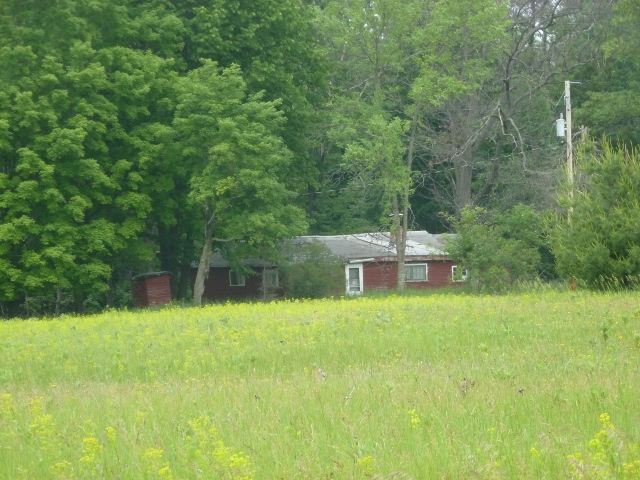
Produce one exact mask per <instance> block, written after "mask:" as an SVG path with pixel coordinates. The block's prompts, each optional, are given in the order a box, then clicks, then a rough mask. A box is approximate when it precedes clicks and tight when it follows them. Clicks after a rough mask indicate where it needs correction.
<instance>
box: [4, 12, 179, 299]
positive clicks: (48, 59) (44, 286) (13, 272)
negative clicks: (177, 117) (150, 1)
mask: <svg viewBox="0 0 640 480" xmlns="http://www.w3.org/2000/svg"><path fill="white" fill-rule="evenodd" d="M127 6H128V4H127V2H124V1H122V2H119V3H117V2H109V1H97V2H91V3H90V4H89V2H84V1H73V0H62V1H61V2H57V3H56V4H41V3H39V2H32V3H29V2H27V3H26V4H25V2H15V1H8V2H2V4H1V5H0V64H2V65H3V68H2V69H1V70H0V90H1V93H0V131H1V132H2V133H0V138H2V141H1V142H0V171H1V173H0V262H1V263H2V266H3V269H4V270H5V271H7V272H8V275H7V276H5V277H3V279H2V286H1V287H0V290H1V292H2V293H1V294H0V295H1V296H2V300H4V301H7V300H15V299H16V298H18V297H20V296H22V295H26V296H28V295H36V294H41V293H45V292H51V291H55V290H60V289H67V290H72V291H73V292H74V295H75V297H76V309H77V310H78V311H80V310H81V309H82V298H83V296H84V295H85V294H86V293H87V292H94V291H100V290H105V289H107V288H108V285H109V281H110V279H111V276H112V272H113V269H114V267H115V266H116V265H117V263H118V262H117V261H116V260H115V259H116V258H118V257H120V256H122V257H123V258H126V259H127V260H129V261H130V262H131V263H133V264H135V262H140V261H147V260H149V259H150V258H151V255H152V253H153V252H152V248H151V245H150V244H149V242H146V241H145V238H144V235H143V232H144V231H145V229H146V227H147V223H146V218H147V216H148V215H149V213H150V211H151V208H152V202H151V198H150V196H149V195H148V193H147V187H146V185H145V178H146V171H147V168H148V163H147V159H148V154H149V152H148V151H147V148H146V143H145V141H144V138H145V135H146V130H147V129H148V127H149V125H151V124H152V123H153V122H154V121H155V120H156V115H155V114H156V112H155V109H156V108H157V105H158V104H159V102H160V103H161V102H162V100H163V99H164V98H165V96H166V92H167V88H168V86H169V85H170V84H171V82H170V80H169V77H170V76H171V75H170V71H171V68H170V64H171V62H169V61H167V60H165V59H163V58H161V57H159V56H157V55H154V54H153V53H152V52H150V51H147V50H139V49H134V48H130V47H128V46H122V45H121V44H122V43H125V39H127V38H128V35H129V34H130V33H131V31H130V30H129V28H133V27H135V25H136V24H135V22H132V19H131V17H130V15H132V14H133V11H132V10H131V9H128V8H127ZM105 21H108V24H105V23H103V22H105ZM147 33H148V32H147ZM148 34H149V33H148ZM141 35H142V36H144V33H141ZM160 36H162V35H161V34H160ZM58 296H59V295H58Z"/></svg>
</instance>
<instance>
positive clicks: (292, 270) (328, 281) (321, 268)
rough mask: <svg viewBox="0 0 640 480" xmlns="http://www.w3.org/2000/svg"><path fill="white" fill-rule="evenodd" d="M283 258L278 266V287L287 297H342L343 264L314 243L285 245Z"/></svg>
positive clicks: (343, 287)
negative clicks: (279, 280)
mask: <svg viewBox="0 0 640 480" xmlns="http://www.w3.org/2000/svg"><path fill="white" fill-rule="evenodd" d="M285 250H286V259H285V260H284V261H282V262H281V263H280V264H279V265H278V270H279V271H280V272H282V287H283V288H284V291H285V295H286V296H288V297H291V298H323V297H329V296H332V295H342V294H344V289H345V276H344V266H343V261H342V259H340V258H339V257H337V256H335V255H333V254H332V253H331V250H329V248H328V247H327V246H325V245H323V244H322V243H320V242H319V241H317V240H314V241H311V242H304V243H298V244H290V245H288V246H287V248H286V249H285Z"/></svg>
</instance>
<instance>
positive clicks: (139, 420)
mask: <svg viewBox="0 0 640 480" xmlns="http://www.w3.org/2000/svg"><path fill="white" fill-rule="evenodd" d="M639 360H640V299H639V298H638V297H637V295H634V294H630V293H602V294H590V293H583V292H563V293H557V292H553V291H547V292H543V293H534V294H519V295H507V296H502V297H489V296H467V295H430V296H424V297H419V296H410V297H396V296H390V297H384V298H362V299H356V300H349V301H346V300H334V301H326V300H325V301H307V302H279V303H271V304H254V305H227V306H209V307H205V308H192V309H180V308H174V309H166V310H161V311H158V312H148V313H147V312H145V313H140V312H134V313H132V312H110V313H106V314H103V315H98V316H92V317H84V318H80V317H68V318H62V319H56V320H48V321H8V322H0V478H8V479H12V478H25V479H26V478H28V479H38V478H43V479H44V478H127V479H129V478H130V479H138V478H176V479H178V478H235V479H237V478H256V479H258V478H265V479H277V478H284V479H290V478H312V479H322V478H335V479H351V478H378V479H386V478H389V479H390V478H394V479H397V478H405V479H407V478H414V479H426V478H536V479H539V478H563V477H569V476H580V475H582V476H583V477H584V478H598V477H597V475H599V473H597V472H604V473H602V475H603V476H602V477H601V478H606V477H604V475H605V474H606V475H612V478H616V477H614V476H613V475H614V474H615V475H618V474H619V476H618V478H637V475H638V473H637V471H636V473H634V470H633V468H635V467H633V461H635V460H640V454H639V455H638V456H637V457H635V453H633V452H634V450H633V448H630V446H633V445H637V444H638V443H640V414H639V413H638V412H640V403H639V401H638V399H639V398H640V361H639ZM464 378H466V384H465V387H466V388H462V386H461V382H462V381H463V379H464ZM603 413H607V414H608V415H609V416H610V420H611V425H612V426H613V425H615V435H614V434H613V433H612V432H613V430H611V431H610V432H609V434H608V435H609V437H607V438H613V437H614V436H615V438H619V439H621V443H620V447H619V448H617V447H616V448H617V449H616V452H618V457H617V458H619V461H618V463H619V464H620V465H619V466H620V468H619V473H615V472H616V470H615V468H616V467H615V465H612V464H611V462H609V463H607V462H608V460H605V461H603V462H604V463H603V465H604V466H602V465H598V462H600V460H601V456H598V452H597V451H596V449H595V448H594V446H593V445H594V438H596V436H597V435H598V433H599V432H600V431H601V430H602V428H603V427H602V425H601V414H603ZM612 428H613V427H612ZM598 438H600V437H598ZM603 438H604V437H603ZM622 440H624V441H623V442H622ZM589 442H591V444H592V445H591V446H589ZM609 443H610V444H612V445H613V443H611V442H609ZM615 445H617V444H615ZM623 446H624V448H623ZM600 448H601V450H602V448H604V447H602V446H601V447H600ZM612 448H613V447H612ZM604 456H605V458H606V459H608V458H610V457H611V455H609V454H606V455H604ZM623 465H627V469H626V470H624V468H623ZM629 465H631V466H630V467H629ZM598 468H601V470H598ZM638 468H639V469H640V462H639V463H638ZM594 472H596V473H594ZM612 472H613V473H612ZM625 472H626V473H625ZM629 472H630V473H629ZM589 475H590V476H589ZM624 475H627V477H624ZM633 475H636V476H633Z"/></svg>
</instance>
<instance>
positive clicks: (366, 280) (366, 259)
mask: <svg viewBox="0 0 640 480" xmlns="http://www.w3.org/2000/svg"><path fill="white" fill-rule="evenodd" d="M293 241H294V242H304V241H307V242H310V241H318V242H321V243H322V244H324V245H325V246H326V247H328V248H329V250H331V252H332V253H333V254H334V255H336V256H338V257H340V258H342V259H343V261H344V269H345V285H346V287H345V290H346V293H351V294H354V293H361V292H364V291H369V290H387V289H394V288H396V287H397V280H398V261H397V251H396V244H395V242H394V238H393V237H392V236H391V235H390V234H389V233H388V232H379V233H362V234H354V235H333V236H306V237H299V238H297V239H294V240H293ZM405 269H406V275H407V283H406V287H407V288H438V287H446V286H449V285H451V284H452V282H453V278H454V273H455V269H456V265H455V264H454V263H453V261H451V259H450V258H449V257H448V255H447V253H446V246H445V240H444V238H443V237H442V236H436V235H432V234H430V233H428V232H426V231H424V230H423V231H415V232H407V246H406V249H405Z"/></svg>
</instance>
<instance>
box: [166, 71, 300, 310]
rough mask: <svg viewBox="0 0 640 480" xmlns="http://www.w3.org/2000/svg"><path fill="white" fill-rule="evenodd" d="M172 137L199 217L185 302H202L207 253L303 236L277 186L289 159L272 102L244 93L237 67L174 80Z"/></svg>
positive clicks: (296, 212) (296, 213) (286, 194)
mask: <svg viewBox="0 0 640 480" xmlns="http://www.w3.org/2000/svg"><path fill="white" fill-rule="evenodd" d="M179 89H180V94H179V96H178V105H177V107H176V117H175V120H174V122H173V126H174V136H173V138H172V140H175V142H176V144H177V145H178V149H179V151H180V154H181V155H182V158H183V161H184V163H185V164H186V165H188V166H189V168H190V171H191V178H190V193H189V200H190V202H191V204H192V205H194V206H196V207H197V208H198V209H199V210H200V215H201V219H202V221H201V228H202V230H203V232H204V234H203V237H202V253H201V255H200V262H199V264H198V272H197V275H196V280H195V284H194V292H193V298H194V301H195V303H196V304H197V305H199V304H200V303H201V301H202V293H203V291H204V281H205V278H206V275H207V274H208V271H209V261H210V257H211V253H212V251H213V249H214V248H215V247H216V245H218V246H220V245H221V244H233V247H230V246H229V245H227V246H226V247H225V249H224V250H225V252H226V253H227V254H229V253H232V252H234V251H235V252H236V253H237V252H238V250H240V251H242V252H243V253H244V254H246V253H247V251H248V250H250V249H252V248H259V247H263V246H270V247H274V246H275V244H276V241H277V240H278V239H281V238H287V237H292V236H295V235H299V234H302V233H304V231H305V230H306V228H307V225H306V222H305V220H304V212H303V211H302V210H301V209H299V208H298V207H296V206H294V205H293V204H292V202H291V200H292V197H293V194H292V192H291V191H290V190H288V189H287V186H286V183H285V181H284V180H283V179H284V178H286V173H287V168H288V167H289V165H290V164H291V158H292V157H291V153H290V152H289V150H288V149H287V148H286V146H285V145H284V142H283V141H282V139H281V137H280V136H279V135H278V134H279V132H280V131H281V128H282V125H283V120H284V119H283V116H282V114H281V113H280V112H279V111H278V110H277V108H276V103H274V102H266V101H262V100H261V99H260V95H249V96H247V94H246V85H245V82H244V81H243V79H242V76H241V73H240V69H239V68H238V67H233V66H232V67H229V68H226V69H223V70H222V71H221V72H220V71H219V68H218V66H217V65H216V64H215V63H214V62H210V61H206V62H205V63H204V65H203V66H202V67H200V68H198V69H195V70H192V71H191V72H189V74H187V76H186V77H185V78H184V79H183V80H182V81H181V83H180V86H179Z"/></svg>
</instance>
